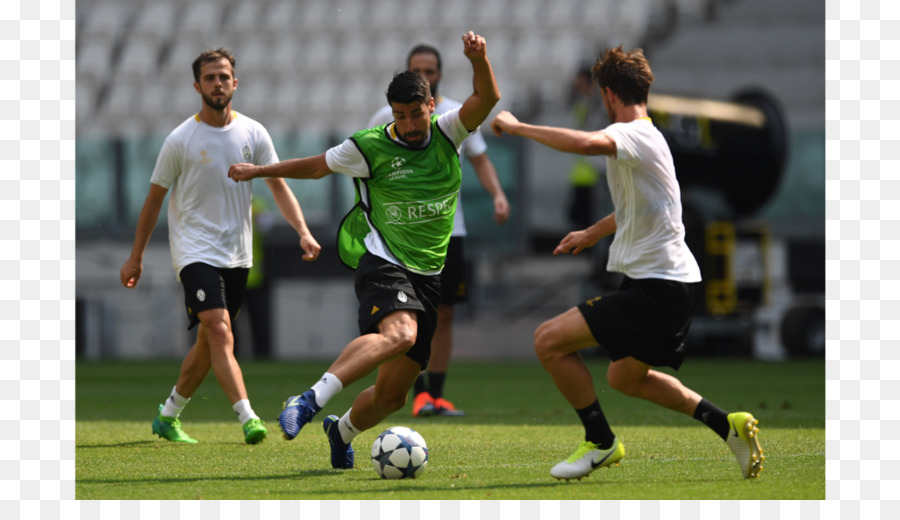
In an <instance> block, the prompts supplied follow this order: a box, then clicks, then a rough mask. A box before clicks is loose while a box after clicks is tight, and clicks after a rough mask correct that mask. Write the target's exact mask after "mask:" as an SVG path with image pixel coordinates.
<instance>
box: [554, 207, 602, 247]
mask: <svg viewBox="0 0 900 520" xmlns="http://www.w3.org/2000/svg"><path fill="white" fill-rule="evenodd" d="M615 230H616V214H615V213H610V214H609V215H607V216H605V217H603V218H602V219H601V220H598V221H597V222H596V223H595V224H594V225H592V226H590V227H588V228H586V229H582V230H580V231H572V232H571V233H569V234H568V235H566V236H565V237H564V238H563V239H562V240H561V241H560V242H559V245H558V246H556V249H554V250H553V254H554V255H560V254H565V253H572V254H573V255H577V254H578V253H580V252H582V251H584V250H585V249H587V248H589V247H592V246H594V245H595V244H596V243H597V242H599V241H600V239H601V238H603V237H605V236H607V235H610V234H612V233H613V232H615Z"/></svg>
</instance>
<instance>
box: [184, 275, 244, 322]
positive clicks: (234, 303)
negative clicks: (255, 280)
mask: <svg viewBox="0 0 900 520" xmlns="http://www.w3.org/2000/svg"><path fill="white" fill-rule="evenodd" d="M249 273H250V269H247V268H243V267H235V268H224V267H213V266H211V265H208V264H203V263H194V264H189V265H187V266H185V267H184V268H182V269H181V273H179V275H180V277H181V285H183V286H184V306H185V308H186V309H187V314H188V320H189V321H190V323H189V324H188V330H190V329H192V328H194V326H195V325H197V324H198V323H200V318H198V317H197V314H198V313H200V312H203V311H206V310H209V309H228V315H229V317H231V321H232V322H234V319H235V318H236V317H237V314H238V311H240V310H241V305H242V304H243V303H244V293H245V292H246V290H247V275H248V274H249Z"/></svg>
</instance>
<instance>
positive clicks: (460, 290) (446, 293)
mask: <svg viewBox="0 0 900 520" xmlns="http://www.w3.org/2000/svg"><path fill="white" fill-rule="evenodd" d="M468 275H469V273H468V269H466V257H465V254H464V251H463V237H450V245H449V246H447V260H445V261H444V269H443V270H442V271H441V304H442V305H453V304H456V303H465V302H466V301H467V300H468V299H469V276H468Z"/></svg>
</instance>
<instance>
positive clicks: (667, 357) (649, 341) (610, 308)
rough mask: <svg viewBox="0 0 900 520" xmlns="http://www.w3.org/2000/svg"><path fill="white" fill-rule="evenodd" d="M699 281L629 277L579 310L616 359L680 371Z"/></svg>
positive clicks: (598, 338) (602, 344)
mask: <svg viewBox="0 0 900 520" xmlns="http://www.w3.org/2000/svg"><path fill="white" fill-rule="evenodd" d="M698 285H699V284H696V283H682V282H674V281H670V280H660V279H642V280H634V279H631V278H628V277H627V276H626V277H625V280H624V281H623V282H622V286H621V287H620V288H619V290H618V291H617V292H615V293H612V294H608V295H604V296H598V297H596V298H592V299H590V300H588V301H586V302H582V303H580V304H578V309H579V310H580V311H581V314H582V315H584V319H585V320H586V321H587V324H588V328H590V330H591V334H593V336H594V339H595V340H597V343H599V344H600V346H602V347H604V348H605V349H606V351H607V352H609V356H610V358H612V360H613V361H617V360H619V359H622V358H626V357H629V356H631V357H633V358H635V359H637V360H638V361H643V362H644V363H647V364H648V365H651V366H668V367H672V368H674V369H676V370H677V369H678V367H680V366H681V363H682V362H683V361H684V339H685V337H686V336H687V333H688V330H689V329H690V327H691V317H692V316H693V313H694V305H695V303H696V300H697V287H698Z"/></svg>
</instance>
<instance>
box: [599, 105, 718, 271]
mask: <svg viewBox="0 0 900 520" xmlns="http://www.w3.org/2000/svg"><path fill="white" fill-rule="evenodd" d="M604 132H606V133H608V134H610V135H611V136H612V137H613V138H614V139H615V141H616V149H617V152H616V156H615V157H613V156H608V157H607V163H606V164H607V170H606V178H607V182H608V183H609V191H610V193H611V194H612V200H613V205H614V206H615V211H616V235H615V238H614V239H613V243H612V246H611V247H610V250H609V263H608V265H607V269H608V270H610V271H614V272H619V273H624V274H625V275H626V276H628V277H630V278H635V279H639V278H662V279H666V280H675V281H679V282H699V281H700V279H701V278H700V267H699V266H698V265H697V261H696V260H695V259H694V255H692V254H691V251H690V249H688V247H687V244H685V242H684V224H683V223H682V221H681V190H680V188H679V186H678V180H677V179H676V178H675V165H674V163H673V161H672V153H671V151H670V150H669V146H668V144H666V141H665V138H663V136H662V134H661V133H660V132H659V130H657V129H656V127H655V126H653V123H652V122H650V120H649V119H639V120H637V121H632V122H630V123H613V124H611V125H609V126H608V127H606V129H605V130H604Z"/></svg>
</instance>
